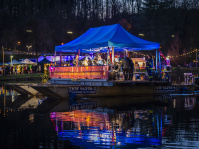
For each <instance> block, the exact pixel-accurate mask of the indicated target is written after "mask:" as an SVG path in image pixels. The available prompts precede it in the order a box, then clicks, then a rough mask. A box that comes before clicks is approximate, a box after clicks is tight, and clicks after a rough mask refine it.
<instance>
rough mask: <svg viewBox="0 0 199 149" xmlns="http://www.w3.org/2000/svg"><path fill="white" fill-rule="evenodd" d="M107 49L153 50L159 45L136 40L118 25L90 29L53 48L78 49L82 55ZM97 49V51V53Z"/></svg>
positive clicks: (63, 50) (59, 49) (66, 50)
mask: <svg viewBox="0 0 199 149" xmlns="http://www.w3.org/2000/svg"><path fill="white" fill-rule="evenodd" d="M107 47H115V49H117V50H119V51H120V50H121V51H123V49H128V50H153V49H158V48H159V47H160V44H159V43H157V42H150V41H146V40H144V39H141V38H138V37H136V36H134V35H132V34H131V33H129V32H127V31H126V30H125V29H124V28H123V27H122V26H121V25H120V24H114V25H108V26H101V27H96V28H90V29H89V30H88V31H87V32H85V33H84V34H83V35H81V36H80V37H78V38H76V39H74V40H72V41H70V42H68V43H66V44H64V45H59V46H56V47H55V51H57V52H77V51H78V49H80V50H81V52H84V53H90V52H97V50H96V49H97V48H99V49H100V51H101V52H106V51H107ZM99 49H98V51H99Z"/></svg>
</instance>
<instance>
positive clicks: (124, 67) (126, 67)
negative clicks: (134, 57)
mask: <svg viewBox="0 0 199 149" xmlns="http://www.w3.org/2000/svg"><path fill="white" fill-rule="evenodd" d="M121 67H122V71H123V75H124V80H127V79H128V73H129V68H130V65H129V62H128V60H127V58H124V57H122V65H121Z"/></svg>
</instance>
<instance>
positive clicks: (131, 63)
mask: <svg viewBox="0 0 199 149" xmlns="http://www.w3.org/2000/svg"><path fill="white" fill-rule="evenodd" d="M127 60H128V62H129V65H130V69H129V78H128V79H129V80H132V79H133V70H134V63H133V61H132V59H131V58H130V57H127Z"/></svg>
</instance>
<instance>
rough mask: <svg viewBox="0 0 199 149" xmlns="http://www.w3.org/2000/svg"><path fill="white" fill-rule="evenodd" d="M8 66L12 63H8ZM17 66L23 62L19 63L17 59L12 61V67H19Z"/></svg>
mask: <svg viewBox="0 0 199 149" xmlns="http://www.w3.org/2000/svg"><path fill="white" fill-rule="evenodd" d="M8 64H9V65H10V64H11V62H8ZM17 64H21V62H19V61H17V60H16V59H14V60H13V61H12V65H17Z"/></svg>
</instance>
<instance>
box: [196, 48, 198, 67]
mask: <svg viewBox="0 0 199 149" xmlns="http://www.w3.org/2000/svg"><path fill="white" fill-rule="evenodd" d="M197 59H198V50H197V49H196V68H197V62H198V60H197Z"/></svg>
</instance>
